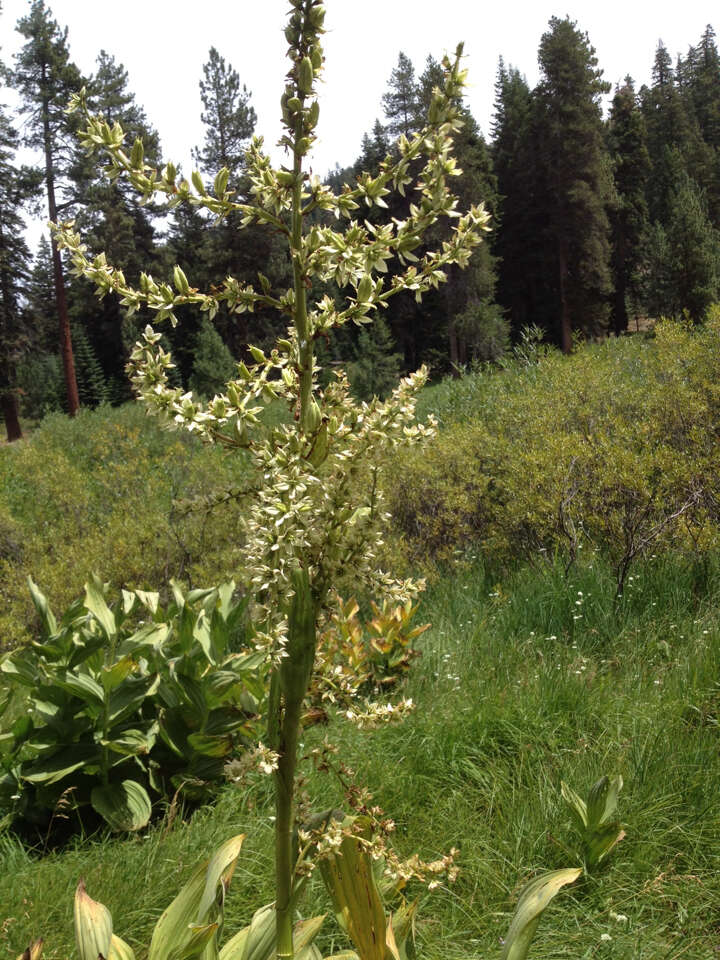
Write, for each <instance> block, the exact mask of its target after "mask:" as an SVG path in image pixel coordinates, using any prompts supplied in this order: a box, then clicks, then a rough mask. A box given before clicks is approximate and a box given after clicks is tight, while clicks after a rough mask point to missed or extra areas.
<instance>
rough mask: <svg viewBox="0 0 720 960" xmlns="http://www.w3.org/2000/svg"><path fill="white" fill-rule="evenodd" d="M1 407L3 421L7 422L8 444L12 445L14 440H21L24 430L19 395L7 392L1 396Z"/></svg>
mask: <svg viewBox="0 0 720 960" xmlns="http://www.w3.org/2000/svg"><path fill="white" fill-rule="evenodd" d="M0 407H2V412H3V419H4V420H5V431H6V433H7V438H8V443H12V442H13V440H21V439H22V428H21V427H20V418H19V416H18V402H17V394H16V393H15V391H14V390H6V391H5V392H4V393H3V394H2V396H0Z"/></svg>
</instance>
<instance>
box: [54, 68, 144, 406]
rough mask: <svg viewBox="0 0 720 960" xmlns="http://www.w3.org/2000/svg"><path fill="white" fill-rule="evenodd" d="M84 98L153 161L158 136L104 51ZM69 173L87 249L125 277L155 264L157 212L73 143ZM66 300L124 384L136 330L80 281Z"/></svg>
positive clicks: (108, 371)
mask: <svg viewBox="0 0 720 960" xmlns="http://www.w3.org/2000/svg"><path fill="white" fill-rule="evenodd" d="M86 95H87V97H88V102H89V103H90V104H91V105H92V108H93V109H94V110H95V111H96V112H97V113H99V114H102V115H103V116H105V117H106V118H107V120H108V122H109V123H116V122H118V123H120V124H122V127H123V129H127V130H128V134H129V136H130V137H132V138H133V141H134V140H135V139H136V138H138V137H139V138H141V139H142V141H143V151H144V155H145V156H146V158H147V160H148V162H150V163H156V162H157V159H158V152H159V138H158V135H157V132H156V131H155V130H154V129H153V128H152V126H151V125H150V124H149V123H148V121H147V118H146V116H145V112H144V111H143V109H142V108H141V107H140V106H139V105H138V104H137V102H136V100H135V96H134V94H133V93H132V92H131V91H130V90H129V84H128V74H127V71H126V70H125V68H124V67H123V66H122V64H119V63H117V61H116V60H115V59H114V57H112V56H110V55H109V54H107V53H106V52H105V51H104V50H101V51H100V53H99V55H98V57H97V60H96V70H95V72H94V74H93V75H92V77H91V78H90V79H89V80H88V82H87V85H86ZM69 173H70V178H71V189H72V195H73V198H74V200H75V202H76V208H75V211H76V212H75V219H76V222H77V223H78V226H79V227H80V228H81V229H82V230H83V232H84V234H85V235H86V236H87V238H88V244H89V246H90V248H91V249H93V250H104V251H105V252H106V253H107V255H108V256H109V257H112V258H113V262H115V263H117V264H119V266H120V267H121V268H122V270H124V271H125V273H126V274H127V276H128V277H129V278H133V279H135V278H137V277H138V276H139V274H140V271H141V270H142V268H143V266H145V267H147V265H148V264H151V263H152V262H153V260H157V254H156V251H155V230H154V227H153V224H152V219H151V214H153V213H158V212H159V208H158V207H157V206H154V207H150V208H148V207H147V206H141V205H140V204H139V203H138V201H137V198H136V197H135V196H134V194H133V192H132V191H131V190H129V189H128V187H127V184H125V183H124V182H123V181H122V180H116V181H114V182H108V180H107V179H106V178H104V177H103V176H102V175H101V171H99V170H98V169H97V167H95V166H94V165H93V163H92V162H91V161H90V160H89V158H88V156H87V153H86V151H85V150H83V149H82V148H80V146H79V145H78V144H76V145H75V151H74V154H73V162H72V166H71V168H70V171H69ZM69 302H70V313H71V317H72V320H73V321H74V324H75V325H76V326H77V325H81V326H82V327H83V329H84V331H85V334H86V336H87V337H88V340H89V342H90V344H91V346H92V350H93V353H94V355H95V357H96V359H97V361H99V362H100V364H101V366H102V369H103V373H104V377H105V378H106V379H114V380H116V381H118V382H122V383H124V382H125V375H124V368H125V364H126V362H127V358H128V355H129V347H130V345H131V344H132V343H133V342H134V341H135V336H136V333H137V331H136V330H135V329H132V330H131V331H128V330H127V329H126V328H127V322H126V321H125V319H124V317H123V311H122V309H121V308H120V307H119V305H118V304H117V303H116V302H115V301H113V300H112V298H106V299H105V300H103V301H101V302H98V300H97V297H95V296H94V294H93V291H92V287H91V286H90V284H88V283H87V281H85V280H83V279H75V280H73V281H71V283H70V285H69ZM81 393H82V391H81ZM125 399H127V397H125Z"/></svg>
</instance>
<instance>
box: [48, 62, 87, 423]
mask: <svg viewBox="0 0 720 960" xmlns="http://www.w3.org/2000/svg"><path fill="white" fill-rule="evenodd" d="M44 82H45V68H44V67H43V83H44ZM42 112H43V139H44V149H45V185H46V188H47V198H48V214H49V216H50V219H51V220H52V222H53V223H57V202H56V200H55V170H54V167H53V154H52V137H51V134H50V107H49V104H48V101H47V100H43V103H42ZM51 245H52V261H53V279H54V281H55V305H56V307H57V312H58V320H59V334H60V354H61V356H62V363H63V373H64V375H65V389H66V392H67V407H68V413H69V414H70V416H71V417H74V416H75V414H76V413H77V412H78V410H79V408H80V397H79V396H78V387H77V379H76V377H75V360H74V357H73V348H72V337H71V335H70V316H69V314H68V308H67V297H66V296H65V278H64V276H63V268H62V260H61V259H60V251H59V250H58V248H57V244H56V243H55V237H52V239H51Z"/></svg>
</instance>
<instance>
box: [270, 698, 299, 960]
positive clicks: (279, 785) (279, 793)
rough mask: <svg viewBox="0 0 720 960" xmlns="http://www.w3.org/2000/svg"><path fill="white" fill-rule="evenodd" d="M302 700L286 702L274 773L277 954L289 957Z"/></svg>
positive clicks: (291, 946)
mask: <svg viewBox="0 0 720 960" xmlns="http://www.w3.org/2000/svg"><path fill="white" fill-rule="evenodd" d="M301 707H302V700H299V701H295V702H293V703H286V706H285V711H284V713H283V718H282V726H281V730H280V744H279V747H280V749H279V751H278V752H279V754H280V758H279V760H278V768H277V771H276V773H275V887H276V890H275V892H276V901H275V910H276V923H277V927H276V929H277V956H278V958H284V960H286V958H290V957H292V956H293V930H292V907H293V904H292V880H293V872H294V870H293V868H294V863H293V849H292V847H293V844H292V836H293V827H294V820H295V803H294V794H295V768H296V766H297V745H298V733H299V728H300V709H301Z"/></svg>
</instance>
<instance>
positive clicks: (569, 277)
mask: <svg viewBox="0 0 720 960" xmlns="http://www.w3.org/2000/svg"><path fill="white" fill-rule="evenodd" d="M538 58H539V63H540V69H541V80H540V83H539V85H538V87H537V89H536V91H535V98H534V104H535V109H534V121H535V123H536V125H537V132H538V133H537V142H538V143H539V144H542V154H541V156H539V158H538V159H539V162H540V164H541V166H542V180H543V183H544V188H545V195H544V201H545V214H546V228H545V231H544V237H538V238H536V239H537V241H538V242H545V243H546V244H547V248H548V252H549V256H550V258H551V263H552V274H553V276H554V280H555V283H556V291H555V311H556V317H557V326H558V333H559V340H560V343H561V346H562V348H563V350H564V351H565V352H569V351H570V350H571V348H572V335H573V331H574V330H582V331H584V332H586V333H590V334H595V333H599V332H602V331H603V330H604V329H605V328H606V324H607V318H608V313H609V298H610V294H611V292H612V274H611V269H610V225H609V222H608V211H609V209H610V207H611V205H612V203H613V186H612V178H611V174H610V161H609V156H608V152H607V148H606V146H605V143H604V136H603V126H602V116H601V110H600V97H601V95H602V94H603V93H606V92H607V91H608V89H609V85H608V84H607V83H605V82H604V81H603V80H602V79H601V78H602V71H601V70H598V69H597V59H596V57H595V50H594V49H593V47H592V46H591V45H590V41H589V40H588V37H587V34H584V33H581V32H580V31H579V30H578V29H577V25H576V24H575V23H574V22H573V21H571V20H570V19H569V18H565V19H564V20H559V19H558V18H557V17H553V18H552V19H551V20H550V29H549V30H548V31H547V32H546V33H545V34H544V35H543V37H542V39H541V41H540V49H539V54H538Z"/></svg>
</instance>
